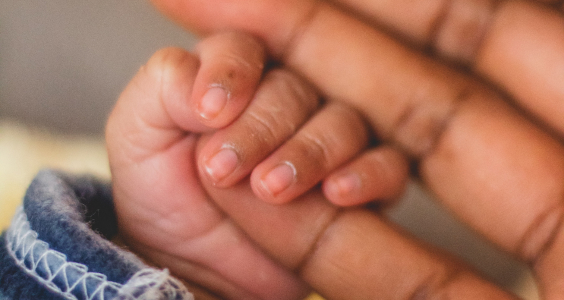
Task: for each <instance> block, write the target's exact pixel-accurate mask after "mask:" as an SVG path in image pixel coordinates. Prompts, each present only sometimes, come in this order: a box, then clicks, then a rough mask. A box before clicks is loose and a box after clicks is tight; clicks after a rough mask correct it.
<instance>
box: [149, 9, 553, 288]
mask: <svg viewBox="0 0 564 300" xmlns="http://www.w3.org/2000/svg"><path fill="white" fill-rule="evenodd" d="M153 2H154V3H155V4H156V5H157V6H158V7H159V8H160V9H161V10H163V11H164V12H165V13H167V14H169V15H170V16H172V17H173V18H174V19H175V20H177V21H178V22H179V23H181V24H183V25H184V26H186V27H187V28H189V29H192V30H195V31H197V32H200V33H202V34H206V33H209V32H213V31H217V30H224V29H227V28H229V29H238V30H244V31H248V32H251V33H253V34H255V35H256V36H258V37H260V38H262V39H264V40H265V41H266V43H267V45H268V47H269V49H270V51H271V54H272V55H273V56H274V57H276V58H277V59H280V60H282V61H284V62H285V63H286V64H287V65H288V66H291V67H292V68H294V69H295V70H297V71H298V72H300V73H301V74H303V76H305V77H306V78H307V79H309V80H310V81H311V82H313V83H314V84H315V85H316V86H317V87H318V88H319V89H320V90H321V91H322V92H323V93H324V94H325V95H327V96H328V97H329V98H331V99H334V100H339V101H347V102H348V103H351V104H353V105H355V106H356V107H357V108H358V109H359V110H361V111H362V112H363V113H364V114H365V115H366V117H367V118H368V119H369V120H370V122H371V124H372V126H373V128H374V129H375V131H376V132H377V133H378V134H379V136H380V137H381V138H382V139H384V140H387V141H391V142H393V143H396V144H397V145H399V146H401V147H402V148H403V149H404V151H405V153H406V154H407V155H409V156H411V157H413V158H415V159H416V160H417V161H418V163H419V164H418V165H419V175H420V178H421V179H422V181H423V182H424V183H425V184H426V185H427V186H428V187H429V188H430V189H431V190H432V191H433V192H434V193H435V194H436V195H437V196H438V198H439V199H440V201H441V202H442V203H443V204H444V205H445V206H447V207H448V208H449V209H450V210H451V211H453V212H454V213H456V214H457V215H458V216H459V217H460V218H461V219H462V220H464V221H465V222H466V223H468V224H469V225H470V226H472V227H473V228H475V229H476V230H477V231H478V232H480V233H481V234H483V235H484V236H485V237H487V238H488V239H489V240H491V241H492V242H494V243H495V244H497V245H498V246H499V247H501V248H502V249H504V250H505V251H507V252H508V253H511V254H512V255H515V256H516V257H518V258H520V259H522V260H523V261H525V262H527V263H529V264H530V265H531V267H532V269H533V271H534V272H535V274H536V277H537V278H538V283H539V285H540V289H541V292H542V294H543V296H544V298H546V299H559V298H560V297H561V295H562V294H564V271H562V270H564V258H563V257H564V256H563V255H562V254H564V231H563V230H562V226H563V224H562V215H563V211H564V210H563V202H562V201H563V199H562V197H563V195H564V185H563V184H562V183H563V182H564V149H563V147H562V144H561V142H560V140H561V139H562V137H563V136H564V118H562V117H561V116H562V115H564V105H562V104H561V101H562V99H563V98H564V85H562V84H561V83H562V82H563V80H564V57H563V56H562V53H564V21H563V17H562V15H561V12H560V11H558V9H559V8H558V7H556V6H552V7H551V6H548V5H547V4H546V3H540V1H537V2H535V1H488V0H466V1H462V0H453V1H438V0H437V1H432V0H429V1H419V2H413V1H407V0H399V1H354V0H341V1H333V2H332V3H328V2H326V1H313V0H309V1H308V0H288V1H278V0H272V1H258V0H255V1H230V2H227V1H203V2H202V1H190V0H183V1H178V0H176V1H174V0H153ZM544 2H550V1H544ZM553 2H554V1H553ZM384 28H385V29H384ZM390 33H391V34H395V35H396V36H397V37H398V38H393V37H391V36H390ZM428 49H432V50H433V51H431V54H430V55H429V51H428ZM452 65H458V66H463V67H461V68H459V67H452ZM499 91H503V92H504V93H505V94H502V93H500V92H499ZM513 104H517V105H518V106H519V107H520V109H515V108H514V105H513ZM215 192H217V191H212V193H215ZM225 209H226V210H227V212H228V213H230V214H235V213H237V212H234V211H233V210H235V208H233V207H230V206H225ZM247 213H248V214H250V212H247ZM360 214H363V215H365V213H360ZM366 218H369V217H366ZM374 218H376V219H374ZM351 219H352V218H340V217H339V218H337V220H349V221H347V222H353V221H350V220H351ZM370 219H371V220H373V219H374V220H377V221H370V222H368V221H366V223H371V222H381V221H380V220H378V218H377V217H374V216H372V217H370ZM238 220H239V222H241V226H243V227H244V228H246V227H245V222H246V221H245V220H247V218H239V219H238ZM248 222H251V221H248ZM341 222H343V221H341ZM344 223H346V222H344ZM353 223H354V222H353ZM378 224H379V223H378ZM253 228H255V227H253ZM329 228H333V227H332V226H330V227H329ZM355 228H356V230H357V232H359V233H358V235H359V236H362V237H364V238H367V237H372V238H373V239H377V238H376V237H373V236H378V235H379V234H380V233H379V232H380V231H379V230H378V229H377V228H379V225H378V226H375V228H373V229H372V231H370V230H369V229H367V228H366V227H364V225H362V226H361V225H358V226H357V227H355ZM261 229H262V230H266V229H265V228H261ZM246 230H248V231H252V230H251V229H249V228H247V229H246ZM256 231H259V232H255V231H253V233H252V234H251V236H254V237H255V240H256V241H260V240H261V238H263V237H261V236H260V232H262V231H261V230H259V229H256ZM353 232H354V231H353ZM361 232H365V233H361ZM368 233H371V234H368ZM335 234H336V231H335V230H329V231H326V232H325V234H324V235H323V236H324V238H322V239H321V241H326V240H330V241H333V240H335V239H331V238H330V237H332V236H335ZM327 236H329V238H327ZM342 242H343V243H337V245H332V246H333V247H335V250H332V251H331V250H326V249H330V248H329V247H319V248H317V249H324V250H326V251H330V252H331V253H332V254H333V257H334V258H335V259H334V260H332V262H336V261H339V260H340V259H346V258H348V259H352V260H354V261H353V262H356V264H355V263H353V262H351V261H349V262H350V263H351V266H355V267H357V268H349V267H348V266H347V265H346V264H339V267H340V268H343V269H344V270H346V271H344V272H331V273H332V274H328V273H330V272H327V274H323V276H319V277H322V278H323V279H319V280H317V279H314V278H309V279H308V282H310V283H311V284H312V285H313V286H314V287H316V288H317V289H319V290H321V291H325V292H327V294H328V295H330V296H333V295H336V296H339V295H342V294H338V293H334V291H335V290H341V291H349V292H352V291H357V292H358V293H359V294H356V296H358V297H350V295H349V296H348V298H357V299H361V298H365V297H369V296H370V295H375V294H374V293H375V292H376V291H378V290H379V291H383V290H385V291H387V292H389V294H387V295H389V296H390V298H396V297H398V295H399V294H395V293H394V292H393V291H396V292H399V291H404V292H406V291H411V292H412V293H416V294H417V292H416V291H424V292H423V294H425V293H430V294H431V295H432V294H434V293H439V294H440V293H441V292H444V291H446V290H449V288H451V287H452V286H456V285H457V284H458V283H460V282H466V283H467V285H466V286H467V288H468V289H470V290H474V291H480V290H481V288H482V287H486V285H484V284H483V282H481V281H475V280H466V279H468V278H467V277H466V276H454V277H450V280H447V279H444V277H441V276H439V275H437V274H441V272H442V271H441V270H443V269H442V268H445V263H444V261H443V263H441V264H439V265H440V266H441V267H433V268H426V267H421V268H417V266H422V265H423V264H419V263H418V261H415V260H414V261H411V260H410V259H409V258H408V257H407V256H404V257H403V260H402V261H403V262H412V264H413V265H410V266H412V268H411V269H409V268H408V269H409V270H410V271H412V272H413V273H412V274H428V273H426V272H427V271H429V270H435V271H434V272H430V274H431V275H427V276H423V275H422V276H421V278H422V279H421V280H419V281H417V280H414V282H418V284H417V283H413V282H412V281H410V279H409V278H414V277H416V275H412V276H413V277H409V276H406V277H403V278H404V279H403V281H404V283H402V284H413V286H415V287H417V288H414V289H406V287H405V286H401V287H398V286H397V285H394V284H391V283H390V282H387V281H386V280H385V279H383V278H382V273H386V274H388V273H387V272H390V270H392V271H393V269H394V267H393V266H392V267H388V268H383V266H382V265H378V264H376V263H375V265H374V268H375V269H374V270H373V271H372V273H370V274H367V273H363V272H362V271H360V269H359V268H358V267H360V266H364V267H366V268H368V266H369V265H370V264H369V263H368V261H367V259H368V258H369V257H379V256H380V255H382V253H383V252H379V251H388V250H386V249H381V248H378V247H374V248H372V249H366V248H362V246H363V245H366V244H367V243H366V242H365V240H363V239H359V240H347V241H346V242H347V244H344V242H345V241H342ZM368 244H370V243H368ZM324 245H327V244H326V243H324ZM339 245H340V246H341V247H337V246H339ZM343 245H347V246H346V247H345V248H343ZM371 245H373V246H374V244H371ZM390 247H391V246H390ZM357 248H360V250H359V249H357ZM391 248H393V247H391ZM344 249H347V250H348V252H346V251H344ZM271 251H276V250H275V249H274V250H271ZM339 251H341V252H339ZM352 251H355V252H352ZM419 251H420V250H417V251H415V252H417V253H423V252H419ZM421 251H422V250H421ZM314 253H317V251H315V252H314ZM353 253H354V254H353ZM368 253H371V256H370V255H368ZM384 253H387V252H384ZM394 254H395V255H400V254H401V252H396V253H394ZM412 254H413V255H416V254H414V253H412ZM313 257H316V255H313ZM398 259H399V258H398ZM305 265H306V266H307V265H309V263H306V264H305ZM388 266H389V265H388ZM406 268H407V267H406ZM343 269H340V270H341V271H343ZM363 269H365V268H363ZM447 269H448V268H447ZM379 272H380V273H379ZM308 274H309V273H308ZM345 274H346V275H345ZM351 274H354V275H351ZM362 274H364V275H371V277H366V278H369V279H368V280H360V279H359V278H364V277H362V276H360V275H362ZM355 275H359V277H356V276H355ZM347 276H350V277H352V278H355V279H357V280H353V281H349V280H346V277H347ZM305 277H308V276H305ZM440 278H443V280H440ZM452 278H454V279H452ZM397 280H398V281H400V278H397ZM368 282H370V284H368ZM412 295H413V294H412ZM457 296H460V297H464V296H465V295H464V293H463V292H462V291H461V290H459V292H458V293H457ZM383 298H385V297H383ZM473 298H474V299H476V298H480V297H477V296H474V297H473Z"/></svg>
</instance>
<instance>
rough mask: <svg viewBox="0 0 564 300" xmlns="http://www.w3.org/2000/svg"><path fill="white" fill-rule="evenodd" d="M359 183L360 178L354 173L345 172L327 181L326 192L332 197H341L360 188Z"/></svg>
mask: <svg viewBox="0 0 564 300" xmlns="http://www.w3.org/2000/svg"><path fill="white" fill-rule="evenodd" d="M360 184H361V183H360V178H359V176H358V175H357V174H356V173H345V174H342V175H340V176H337V177H335V178H333V179H332V180H331V181H330V182H329V185H328V186H327V188H328V191H327V192H328V193H330V194H331V195H332V196H334V197H342V196H345V195H349V194H351V193H352V192H354V191H356V190H358V189H360Z"/></svg>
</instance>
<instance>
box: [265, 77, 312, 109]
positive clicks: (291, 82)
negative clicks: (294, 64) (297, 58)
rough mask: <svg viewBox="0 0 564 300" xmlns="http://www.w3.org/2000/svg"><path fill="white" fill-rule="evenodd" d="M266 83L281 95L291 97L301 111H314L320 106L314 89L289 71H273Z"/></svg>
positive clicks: (266, 78)
mask: <svg viewBox="0 0 564 300" xmlns="http://www.w3.org/2000/svg"><path fill="white" fill-rule="evenodd" d="M265 81H268V82H270V83H271V84H272V85H273V86H274V89H275V90H277V91H279V92H280V93H283V94H288V95H290V97H288V98H289V99H290V100H291V101H292V102H295V103H296V104H297V105H298V106H300V108H301V109H304V110H307V111H313V110H314V109H315V108H316V107H317V106H318V105H319V97H318V96H317V93H316V91H315V90H314V89H313V87H312V86H311V85H309V84H308V83H307V82H306V81H305V80H303V79H302V78H300V77H298V76H297V75H296V74H294V73H292V72H290V71H288V70H285V69H274V70H271V71H270V72H268V74H267V75H266V77H265Z"/></svg>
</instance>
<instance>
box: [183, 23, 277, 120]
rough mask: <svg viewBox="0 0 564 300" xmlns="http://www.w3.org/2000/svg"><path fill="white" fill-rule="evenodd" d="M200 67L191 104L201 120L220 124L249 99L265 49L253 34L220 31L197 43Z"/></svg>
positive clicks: (231, 118) (258, 77)
mask: <svg viewBox="0 0 564 300" xmlns="http://www.w3.org/2000/svg"><path fill="white" fill-rule="evenodd" d="M195 51H196V54H197V55H198V56H199V58H200V69H199V71H198V76H197V77H196V82H195V83H194V90H193V92H192V100H191V101H192V102H191V106H192V108H193V111H194V112H196V117H197V118H198V119H199V120H200V122H202V123H203V124H205V125H207V126H210V127H214V128H221V127H224V126H226V125H228V124H229V123H231V122H232V121H233V120H234V119H235V118H237V117H238V116H239V114H240V113H241V112H242V111H243V110H244V109H245V107H246V106H247V104H248V103H249V102H250V100H251V98H252V96H253V94H254V93H255V90H256V88H257V86H258V84H259V82H260V79H261V77H262V74H263V70H264V65H265V60H266V51H265V49H264V46H263V45H262V43H261V42H260V41H258V40H257V39H255V38H254V37H252V36H250V35H247V34H243V33H235V32H222V33H219V34H216V35H213V36H211V37H209V38H206V39H204V40H203V41H202V42H200V43H199V44H198V45H197V47H196V50H195Z"/></svg>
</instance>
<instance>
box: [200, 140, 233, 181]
mask: <svg viewBox="0 0 564 300" xmlns="http://www.w3.org/2000/svg"><path fill="white" fill-rule="evenodd" d="M238 164H239V158H238V157H237V153H235V151H233V149H229V148H225V149H222V150H220V151H219V152H217V153H216V154H215V155H214V156H213V157H212V158H210V159H209V160H208V161H207V162H206V164H205V168H206V172H207V173H208V175H209V177H210V178H211V179H212V180H213V181H214V182H219V181H221V180H222V179H223V178H225V177H227V176H228V175H229V174H231V173H233V171H235V168H237V165H238Z"/></svg>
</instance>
